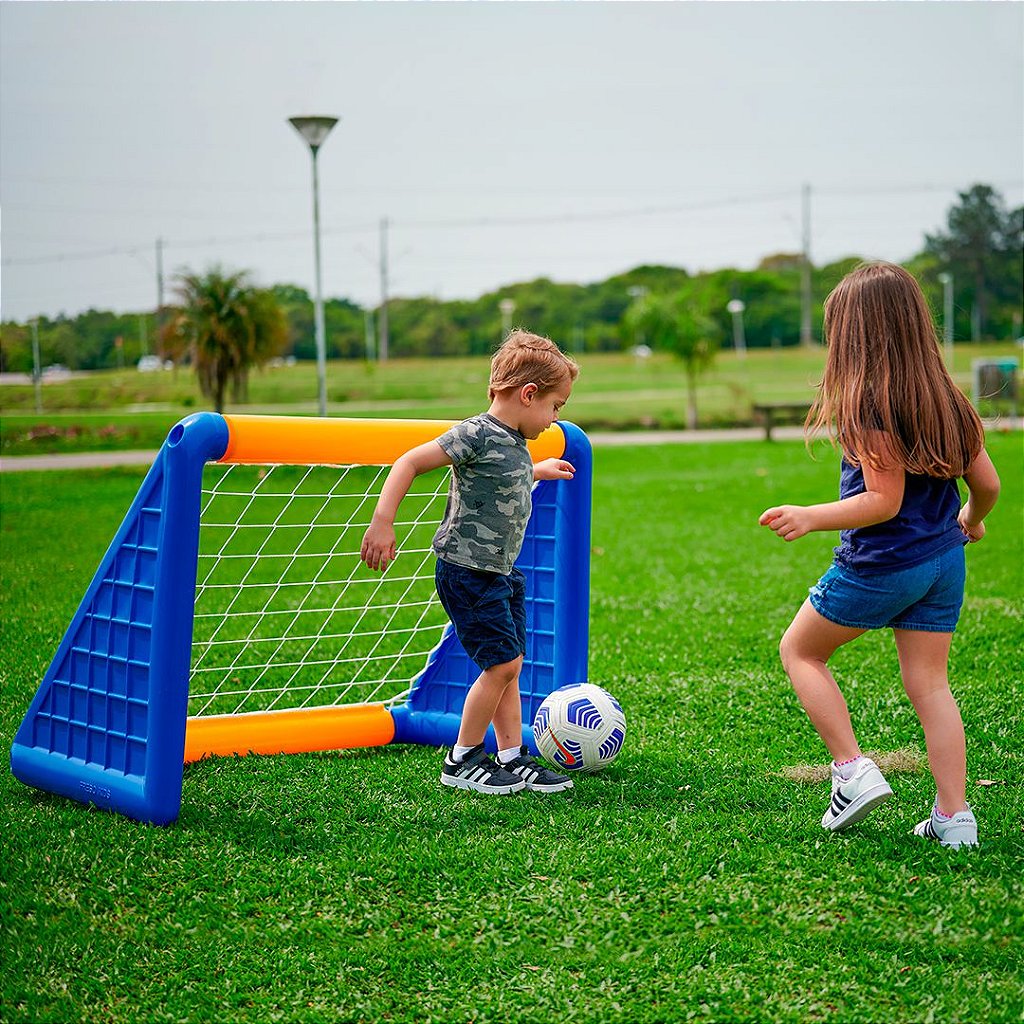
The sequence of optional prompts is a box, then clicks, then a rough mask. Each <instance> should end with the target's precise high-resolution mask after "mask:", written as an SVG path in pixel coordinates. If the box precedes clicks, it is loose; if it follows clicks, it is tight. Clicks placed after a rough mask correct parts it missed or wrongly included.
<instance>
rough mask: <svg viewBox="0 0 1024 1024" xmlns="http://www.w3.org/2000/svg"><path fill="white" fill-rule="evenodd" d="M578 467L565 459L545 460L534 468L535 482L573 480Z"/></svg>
mask: <svg viewBox="0 0 1024 1024" xmlns="http://www.w3.org/2000/svg"><path fill="white" fill-rule="evenodd" d="M575 472H576V467H575V466H573V464H572V463H571V462H566V461H565V459H543V460H542V461H540V462H538V463H537V464H536V465H535V466H534V467H533V479H534V480H571V479H572V478H573V475H574V474H575Z"/></svg>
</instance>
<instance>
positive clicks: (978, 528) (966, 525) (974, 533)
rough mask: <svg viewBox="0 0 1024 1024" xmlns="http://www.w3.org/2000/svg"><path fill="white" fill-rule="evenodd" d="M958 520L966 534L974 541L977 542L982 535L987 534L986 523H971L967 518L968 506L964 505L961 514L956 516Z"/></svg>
mask: <svg viewBox="0 0 1024 1024" xmlns="http://www.w3.org/2000/svg"><path fill="white" fill-rule="evenodd" d="M956 521H957V522H958V523H959V524H960V529H961V530H963V532H964V536H965V537H966V538H967V539H968V540H969V541H970V542H971V543H972V544H976V543H977V542H978V541H979V540H981V538H982V537H984V536H985V524H984V523H971V522H968V520H967V506H966V505H964V507H963V508H962V509H960V515H958V516H957V517H956Z"/></svg>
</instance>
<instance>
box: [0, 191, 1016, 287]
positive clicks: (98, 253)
mask: <svg viewBox="0 0 1024 1024" xmlns="http://www.w3.org/2000/svg"><path fill="white" fill-rule="evenodd" d="M1022 184H1024V180H1022V179H1014V180H1012V181H1010V180H1007V181H999V182H995V183H994V186H995V187H999V188H1016V187H1019V186H1021V185H1022ZM961 187H962V186H960V185H943V184H935V183H926V184H917V185H887V186H878V187H875V188H864V187H862V186H861V187H853V186H850V187H838V188H824V189H818V188H815V194H816V195H817V196H819V197H825V198H836V197H851V196H882V195H893V196H896V195H909V194H922V193H926V192H949V191H950V190H952V191H957V190H958V189H959V188H961ZM797 194H798V193H796V192H795V191H784V192H770V193H763V194H759V195H750V196H732V197H728V198H725V199H714V200H701V201H698V202H690V203H673V204H666V205H663V206H642V207H632V208H628V209H619V210H607V211H600V212H591V213H569V212H567V213H561V214H549V215H531V216H524V217H466V218H452V219H447V220H434V221H429V220H426V221H398V222H396V221H394V220H390V219H389V221H388V223H389V225H390V226H391V227H392V228H395V227H397V228H401V229H403V230H412V231H416V230H427V229H429V230H437V229H461V228H487V227H536V226H537V225H549V224H584V223H599V222H601V221H609V220H625V219H630V218H635V217H654V216H665V215H668V214H674V213H692V212H694V211H697V210H714V209H723V208H727V207H730V206H753V205H760V204H767V203H777V202H781V201H786V200H792V199H793V198H794V196H796V195H797ZM378 230H379V222H377V223H366V224H352V225H347V226H342V227H333V228H331V227H327V228H324V229H323V234H325V235H343V234H358V233H361V232H369V231H373V232H377V231H378ZM306 235H307V232H304V231H283V232H260V233H259V234H251V235H225V236H220V237H208V238H203V239H191V240H185V241H173V240H170V241H165V244H166V245H168V246H169V247H173V248H176V249H189V248H203V247H208V246H214V245H226V244H234V243H247V242H277V241H293V240H298V239H304V238H305V237H306ZM149 248H150V246H149V244H148V243H147V244H144V245H131V246H116V247H113V248H109V249H98V250H89V251H85V252H78V253H58V254H53V255H48V256H28V257H24V258H21V259H5V260H2V261H0V265H2V266H5V267H7V266H38V265H42V264H46V263H64V262H76V261H81V260H91V259H103V258H106V257H108V256H123V255H129V256H130V255H136V254H138V253H139V252H140V251H142V250H145V251H147V252H148V250H149Z"/></svg>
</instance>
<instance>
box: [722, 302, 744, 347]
mask: <svg viewBox="0 0 1024 1024" xmlns="http://www.w3.org/2000/svg"><path fill="white" fill-rule="evenodd" d="M725 308H726V309H727V310H728V311H729V312H730V313H732V344H733V348H735V349H736V354H737V355H738V356H739V358H740V359H746V357H747V339H746V336H745V335H744V333H743V310H745V309H746V308H747V307H746V306H745V305H744V304H743V302H742V300H741V299H733V300H732V301H731V302H730V303H729V304H728V305H727V306H726V307H725Z"/></svg>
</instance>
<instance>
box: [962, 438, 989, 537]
mask: <svg viewBox="0 0 1024 1024" xmlns="http://www.w3.org/2000/svg"><path fill="white" fill-rule="evenodd" d="M964 483H965V484H967V490H968V491H969V492H970V493H969V495H968V498H967V503H966V504H965V505H964V507H963V508H962V509H960V515H959V516H957V519H958V521H959V523H960V529H961V530H963V531H964V534H965V535H966V536H967V538H968V539H969V540H970V541H972V542H973V541H979V540H981V538H982V537H984V536H985V524H984V522H983V520H984V518H985V516H987V515H988V514H989V512H991V511H992V509H993V507H994V506H995V503H996V499H997V498H998V497H999V474H998V473H997V472H996V467H995V466H993V465H992V460H991V459H990V458H989V455H988V452H987V451H985V449H984V448H982V449H981V451H980V452H978V454H977V456H976V457H975V459H974V461H973V462H972V463H971V464H970V466H968V468H967V472H966V473H964Z"/></svg>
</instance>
